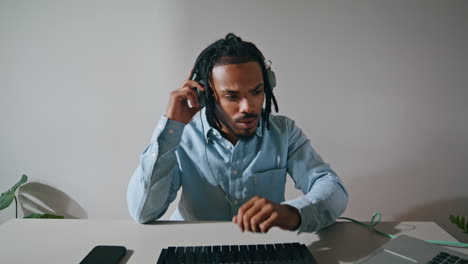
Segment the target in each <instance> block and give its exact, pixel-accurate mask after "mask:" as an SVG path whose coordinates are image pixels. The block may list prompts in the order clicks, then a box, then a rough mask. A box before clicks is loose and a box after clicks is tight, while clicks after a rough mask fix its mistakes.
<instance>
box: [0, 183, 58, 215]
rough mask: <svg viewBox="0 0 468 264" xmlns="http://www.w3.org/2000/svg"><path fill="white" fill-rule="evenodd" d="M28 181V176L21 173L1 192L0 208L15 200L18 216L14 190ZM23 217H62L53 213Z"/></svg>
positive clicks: (16, 204) (6, 206)
mask: <svg viewBox="0 0 468 264" xmlns="http://www.w3.org/2000/svg"><path fill="white" fill-rule="evenodd" d="M27 181H28V176H26V175H24V174H23V175H22V176H21V179H20V180H19V181H18V182H17V183H16V184H15V185H13V187H11V188H10V189H8V191H6V192H4V193H2V194H1V195H0V210H3V209H5V208H8V206H10V205H11V203H13V201H15V212H16V213H15V217H16V218H18V199H17V198H16V190H17V189H18V188H19V187H20V186H21V185H23V184H24V183H25V182H27ZM24 218H64V217H63V216H61V215H53V214H30V215H28V216H25V217H24Z"/></svg>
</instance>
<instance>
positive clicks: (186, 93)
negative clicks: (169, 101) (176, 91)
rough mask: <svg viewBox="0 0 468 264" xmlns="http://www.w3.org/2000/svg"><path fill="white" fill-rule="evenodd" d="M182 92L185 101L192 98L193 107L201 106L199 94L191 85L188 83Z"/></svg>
mask: <svg viewBox="0 0 468 264" xmlns="http://www.w3.org/2000/svg"><path fill="white" fill-rule="evenodd" d="M180 92H181V94H180V95H181V97H182V98H184V100H185V101H187V100H190V103H191V105H192V107H196V108H200V104H199V102H198V94H197V92H195V91H194V90H193V89H192V88H191V87H189V86H188V85H186V86H184V87H183V88H182V89H181V90H180ZM186 103H188V102H186Z"/></svg>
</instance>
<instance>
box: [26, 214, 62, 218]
mask: <svg viewBox="0 0 468 264" xmlns="http://www.w3.org/2000/svg"><path fill="white" fill-rule="evenodd" d="M24 218H49V219H64V217H63V215H53V214H30V215H28V216H25V217H24Z"/></svg>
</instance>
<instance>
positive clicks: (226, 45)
mask: <svg viewBox="0 0 468 264" xmlns="http://www.w3.org/2000/svg"><path fill="white" fill-rule="evenodd" d="M251 61H256V62H258V64H259V65H260V67H261V69H262V75H263V82H264V84H263V86H264V90H265V98H266V99H265V109H263V111H262V117H263V119H264V120H265V122H264V124H265V123H266V126H267V129H269V128H270V123H269V116H270V113H271V103H272V102H273V105H274V106H275V111H276V112H278V103H277V102H276V98H275V96H274V94H273V88H272V87H271V84H270V80H269V79H268V78H269V77H268V74H267V69H266V65H265V57H264V56H263V54H262V53H261V52H260V50H259V49H258V48H257V47H256V46H255V44H253V43H251V42H246V41H243V40H242V39H241V38H240V37H238V36H236V35H234V34H233V33H229V34H227V35H226V37H225V38H224V39H220V40H218V41H216V42H214V43H213V44H211V45H209V46H208V47H207V48H205V49H204V50H203V51H202V52H201V53H200V55H198V57H197V60H196V61H195V65H194V66H193V71H192V74H191V76H190V79H193V78H194V76H195V81H198V82H200V84H202V85H203V86H204V87H205V88H206V91H205V93H204V96H205V104H206V106H205V107H206V115H207V120H208V123H209V124H210V126H211V127H213V128H215V129H217V130H218V131H221V122H220V120H219V119H218V117H217V116H216V114H215V103H216V102H215V97H214V94H213V88H212V87H211V86H210V82H209V80H210V78H211V72H212V70H213V68H214V67H215V66H219V65H227V64H240V63H245V62H251Z"/></svg>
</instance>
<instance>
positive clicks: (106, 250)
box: [80, 245, 127, 264]
mask: <svg viewBox="0 0 468 264" xmlns="http://www.w3.org/2000/svg"><path fill="white" fill-rule="evenodd" d="M126 252H127V249H126V248H125V247H123V246H102V245H101V246H95V247H94V248H93V249H92V250H91V251H90V252H89V253H88V255H86V257H85V258H84V259H83V260H82V261H81V262H80V264H98V263H100V264H118V263H119V262H120V260H121V259H122V258H123V257H124V256H125V253H126Z"/></svg>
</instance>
